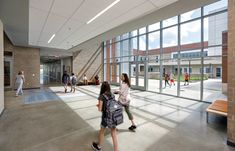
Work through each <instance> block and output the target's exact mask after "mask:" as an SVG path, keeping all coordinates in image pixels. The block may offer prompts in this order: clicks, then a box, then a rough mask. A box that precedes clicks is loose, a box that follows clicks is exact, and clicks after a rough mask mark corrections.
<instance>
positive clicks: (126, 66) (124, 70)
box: [121, 62, 129, 77]
mask: <svg viewBox="0 0 235 151" xmlns="http://www.w3.org/2000/svg"><path fill="white" fill-rule="evenodd" d="M122 73H126V74H127V75H128V77H129V62H126V63H122V70H121V74H122Z"/></svg>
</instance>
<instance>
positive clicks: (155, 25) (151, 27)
mask: <svg viewBox="0 0 235 151" xmlns="http://www.w3.org/2000/svg"><path fill="white" fill-rule="evenodd" d="M158 29H160V23H159V22H158V23H155V24H152V25H149V26H148V30H149V32H151V31H154V30H158Z"/></svg>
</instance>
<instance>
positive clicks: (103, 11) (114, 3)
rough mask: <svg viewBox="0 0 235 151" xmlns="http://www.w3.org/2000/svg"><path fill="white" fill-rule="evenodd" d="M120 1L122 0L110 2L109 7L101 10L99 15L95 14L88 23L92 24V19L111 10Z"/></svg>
mask: <svg viewBox="0 0 235 151" xmlns="http://www.w3.org/2000/svg"><path fill="white" fill-rule="evenodd" d="M118 2H120V0H116V1H114V2H113V3H112V4H110V5H109V6H108V7H106V8H105V9H104V10H102V11H101V12H99V13H98V14H97V15H95V17H93V18H92V19H91V20H89V21H88V22H87V24H90V23H91V22H92V21H94V20H95V19H96V18H98V17H99V16H100V15H102V14H103V13H105V12H106V11H107V10H109V9H110V8H111V7H113V6H114V5H116V4H117V3H118Z"/></svg>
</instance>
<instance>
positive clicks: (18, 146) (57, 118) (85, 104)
mask: <svg viewBox="0 0 235 151" xmlns="http://www.w3.org/2000/svg"><path fill="white" fill-rule="evenodd" d="M112 89H117V87H112ZM99 90H100V87H99V86H98V87H97V86H82V87H78V88H77V91H76V92H75V93H66V94H65V93H63V91H64V89H63V87H56V86H54V87H48V88H43V89H41V90H27V91H24V96H19V97H14V92H10V91H8V92H5V103H6V110H5V112H4V114H3V115H2V117H1V118H0V132H1V133H0V150H1V151H75V150H77V151H91V148H90V144H91V142H92V141H94V140H96V139H97V135H98V130H99V128H100V116H101V113H100V112H98V111H97V107H96V106H95V105H96V103H97V97H98V94H99ZM131 96H132V101H131V111H132V112H133V115H134V118H135V121H136V122H137V124H138V128H137V131H136V132H135V133H133V132H130V131H128V130H127V128H128V127H129V126H130V122H129V120H128V118H127V115H126V114H125V113H124V115H125V117H124V118H125V121H124V123H123V124H122V125H120V126H118V142H119V151H136V150H139V151H171V150H172V149H173V148H174V151H192V150H202V151H211V150H213V151H229V150H234V149H233V148H230V147H228V146H227V145H225V142H226V119H224V118H223V117H215V116H210V123H209V124H207V123H206V116H205V109H206V107H207V106H208V104H204V103H200V102H196V101H191V100H187V99H181V98H176V97H172V96H165V95H160V94H156V93H151V92H145V91H137V90H132V91H131ZM127 144H128V145H127ZM103 150H106V151H111V150H112V140H111V136H110V132H109V131H107V133H106V135H105V144H104V147H103Z"/></svg>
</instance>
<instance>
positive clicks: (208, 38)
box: [204, 12, 228, 47]
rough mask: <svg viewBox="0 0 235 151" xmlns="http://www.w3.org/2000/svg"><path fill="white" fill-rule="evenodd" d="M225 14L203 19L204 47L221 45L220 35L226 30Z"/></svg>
mask: <svg viewBox="0 0 235 151" xmlns="http://www.w3.org/2000/svg"><path fill="white" fill-rule="evenodd" d="M227 16H228V14H227V12H226V13H222V14H217V15H213V16H210V17H207V18H205V19H204V44H205V47H207V46H213V45H221V44H222V33H223V31H226V30H227V29H228V28H227Z"/></svg>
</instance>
